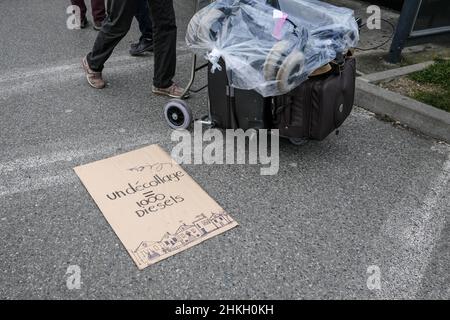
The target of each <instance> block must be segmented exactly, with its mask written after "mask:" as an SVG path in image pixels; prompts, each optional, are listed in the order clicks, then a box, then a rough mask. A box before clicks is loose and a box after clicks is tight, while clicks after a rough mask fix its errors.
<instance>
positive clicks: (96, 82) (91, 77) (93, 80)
mask: <svg viewBox="0 0 450 320" xmlns="http://www.w3.org/2000/svg"><path fill="white" fill-rule="evenodd" d="M82 65H83V69H84V72H85V73H86V79H87V81H88V83H89V85H90V86H91V87H92V88H95V89H103V88H104V87H105V86H106V83H105V81H104V80H103V77H102V73H101V72H96V71H93V70H92V69H91V67H89V64H88V62H87V59H86V57H84V58H83V61H82Z"/></svg>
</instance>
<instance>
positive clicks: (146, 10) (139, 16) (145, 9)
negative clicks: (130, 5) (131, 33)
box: [134, 0, 153, 40]
mask: <svg viewBox="0 0 450 320" xmlns="http://www.w3.org/2000/svg"><path fill="white" fill-rule="evenodd" d="M134 16H135V17H136V20H137V21H138V23H139V30H140V31H141V39H140V40H142V39H153V28H152V19H151V17H150V7H149V5H148V0H138V10H137V12H136V14H135V15H134Z"/></svg>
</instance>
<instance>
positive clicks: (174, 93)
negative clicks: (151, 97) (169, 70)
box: [152, 83, 189, 99]
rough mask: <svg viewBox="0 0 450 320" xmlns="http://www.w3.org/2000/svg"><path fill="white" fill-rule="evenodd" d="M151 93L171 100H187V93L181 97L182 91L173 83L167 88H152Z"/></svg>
mask: <svg viewBox="0 0 450 320" xmlns="http://www.w3.org/2000/svg"><path fill="white" fill-rule="evenodd" d="M152 92H153V93H154V94H159V95H161V96H167V97H171V98H177V99H183V98H188V97H189V93H186V94H185V95H183V92H184V89H183V88H181V87H179V86H178V85H176V84H175V83H173V84H172V85H171V86H170V87H168V88H156V87H155V86H152Z"/></svg>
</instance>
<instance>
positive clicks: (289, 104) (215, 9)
mask: <svg viewBox="0 0 450 320" xmlns="http://www.w3.org/2000/svg"><path fill="white" fill-rule="evenodd" d="M358 31H359V30H358V24H357V23H356V20H355V18H354V16H353V11H352V10H349V9H345V8H339V7H335V6H332V5H329V4H326V3H323V2H320V1H317V0H278V1H271V3H270V5H269V4H267V3H266V2H265V1H263V0H218V1H215V2H214V3H212V4H211V5H209V6H207V7H205V8H203V9H202V10H200V11H199V12H198V13H197V14H196V15H195V16H194V17H193V18H192V20H191V22H190V24H189V27H188V32H187V35H186V42H187V44H188V46H189V47H190V48H191V49H192V50H193V51H194V52H195V53H196V54H197V55H203V56H205V57H206V58H207V59H208V95H209V106H210V115H209V117H210V120H211V122H212V123H213V124H214V126H217V127H220V128H232V129H237V128H242V129H249V128H255V129H279V132H280V135H281V136H283V137H287V138H289V139H290V140H291V142H293V143H296V144H297V143H299V144H300V143H302V142H303V141H304V140H305V139H314V140H323V139H324V138H326V137H327V136H328V135H329V134H330V133H331V132H333V131H334V130H336V129H337V128H339V127H340V126H341V125H342V123H343V122H344V121H345V119H346V118H347V117H348V115H349V114H350V112H351V110H352V107H353V102H354V91H355V73H356V62H355V59H354V57H353V56H352V53H351V49H352V48H353V47H355V46H356V44H357V42H358V40H359V32H358ZM166 118H168V119H169V120H170V115H166ZM172 127H174V126H173V125H172Z"/></svg>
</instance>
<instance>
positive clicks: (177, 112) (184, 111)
mask: <svg viewBox="0 0 450 320" xmlns="http://www.w3.org/2000/svg"><path fill="white" fill-rule="evenodd" d="M164 117H165V118H166V121H167V123H168V124H169V127H171V128H172V129H187V128H189V126H190V125H191V122H192V111H191V108H189V105H188V104H187V103H186V102H184V101H183V100H180V99H171V100H170V101H169V102H168V103H167V104H166V106H165V107H164Z"/></svg>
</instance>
